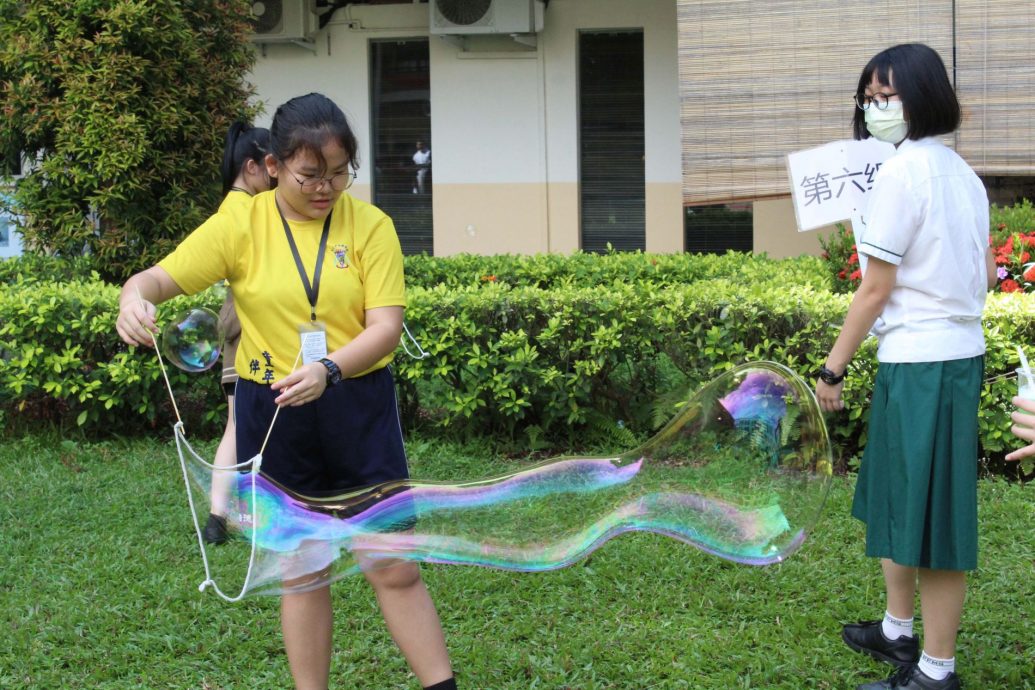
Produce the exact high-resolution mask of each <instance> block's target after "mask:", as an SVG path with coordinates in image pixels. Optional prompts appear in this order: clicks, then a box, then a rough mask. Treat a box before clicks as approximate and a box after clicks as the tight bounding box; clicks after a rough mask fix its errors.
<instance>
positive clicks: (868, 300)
mask: <svg viewBox="0 0 1035 690" xmlns="http://www.w3.org/2000/svg"><path fill="white" fill-rule="evenodd" d="M897 273H898V267H897V266H895V264H890V263H888V262H887V261H882V260H880V259H875V258H873V257H870V259H869V262H868V263H867V267H866V275H864V276H863V279H862V284H860V285H859V288H858V289H857V290H856V291H855V296H854V297H852V303H851V304H850V305H849V307H848V314H847V315H846V316H845V323H844V325H843V326H842V327H841V333H840V334H838V336H837V340H836V341H835V342H834V347H833V348H831V350H830V354H828V355H827V360H826V364H825V366H826V367H827V368H828V369H830V370H831V371H833V372H835V373H838V374H840V373H842V372H843V371H844V370H845V368H846V367H847V366H848V362H850V361H851V359H852V357H853V356H854V355H855V352H856V350H858V349H859V345H861V344H862V341H863V339H864V338H866V334H867V333H869V332H870V329H871V328H872V327H873V324H874V322H875V321H876V320H877V317H878V316H880V314H881V312H882V311H884V305H886V304H887V303H888V298H889V297H891V290H892V289H893V288H894V287H895V276H896V275H897ZM843 389H844V382H843V381H842V382H841V383H839V384H837V385H834V386H831V385H829V384H826V383H823V382H822V381H818V382H817V383H816V398H818V399H819V405H820V407H822V408H823V409H824V410H826V411H827V412H833V411H835V410H840V409H842V408H843V407H844V402H843V401H842V400H841V392H842V390H843Z"/></svg>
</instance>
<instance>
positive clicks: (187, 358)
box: [161, 307, 223, 372]
mask: <svg viewBox="0 0 1035 690" xmlns="http://www.w3.org/2000/svg"><path fill="white" fill-rule="evenodd" d="M161 348H162V354H163V355H164V356H165V358H166V360H168V361H169V362H172V363H173V364H174V365H176V366H177V367H179V368H180V369H183V370H184V371H191V372H197V371H205V370H206V369H208V368H209V367H211V366H212V365H213V364H215V363H216V362H218V361H219V353H220V350H222V348H223V328H222V326H221V325H220V323H219V316H217V315H216V313H215V312H214V311H212V310H211V309H206V308H204V307H198V308H196V309H190V310H188V311H185V312H182V313H180V314H177V315H176V316H174V317H173V318H172V319H170V320H169V322H168V323H167V324H166V325H165V328H163V329H162V340H161Z"/></svg>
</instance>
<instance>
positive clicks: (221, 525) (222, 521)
mask: <svg viewBox="0 0 1035 690" xmlns="http://www.w3.org/2000/svg"><path fill="white" fill-rule="evenodd" d="M201 536H202V537H203V538H204V539H205V543H206V544H225V543H226V542H228V541H229V540H230V533H229V532H227V531H226V518H225V517H223V516H222V515H215V514H213V513H209V514H208V522H206V523H205V529H204V530H202V532H201Z"/></svg>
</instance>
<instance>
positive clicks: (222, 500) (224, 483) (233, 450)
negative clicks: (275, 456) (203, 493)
mask: <svg viewBox="0 0 1035 690" xmlns="http://www.w3.org/2000/svg"><path fill="white" fill-rule="evenodd" d="M226 402H227V406H228V408H229V409H228V411H227V417H226V428H225V429H224V430H223V438H222V439H220V441H219V446H218V447H217V448H216V457H215V461H214V462H213V463H212V464H213V465H215V466H216V467H221V468H227V467H233V466H234V465H236V464H237V438H236V435H235V434H236V431H235V428H234V396H232V395H230V396H227V398H226ZM233 478H234V473H233V472H231V471H229V470H226V469H223V470H215V471H213V472H212V491H211V494H212V495H211V497H210V498H209V501H210V506H209V512H210V513H212V514H213V515H219V516H221V517H226V510H227V504H228V503H229V500H230V485H231V482H232V480H233Z"/></svg>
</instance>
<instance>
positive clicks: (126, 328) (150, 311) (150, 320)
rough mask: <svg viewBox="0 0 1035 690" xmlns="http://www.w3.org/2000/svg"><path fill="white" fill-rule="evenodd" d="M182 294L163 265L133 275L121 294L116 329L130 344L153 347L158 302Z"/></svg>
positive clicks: (156, 329)
mask: <svg viewBox="0 0 1035 690" xmlns="http://www.w3.org/2000/svg"><path fill="white" fill-rule="evenodd" d="M181 294H183V291H182V290H180V286H179V285H177V284H176V281H174V280H173V279H172V276H170V275H169V274H168V273H166V271H165V269H164V268H160V267H158V266H152V267H151V268H148V269H146V270H144V271H141V272H140V273H137V274H136V275H134V276H132V277H131V278H130V279H129V280H127V281H126V284H125V285H123V286H122V293H121V294H120V295H119V316H118V319H116V321H115V330H117V331H118V332H119V336H121V338H122V339H123V340H124V341H125V342H126V343H128V344H130V345H144V346H146V347H153V346H154V334H155V333H157V332H158V326H157V325H156V324H155V311H156V310H155V305H156V304H161V303H162V302H164V301H166V300H167V299H171V298H173V297H175V296H176V295H181Z"/></svg>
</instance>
